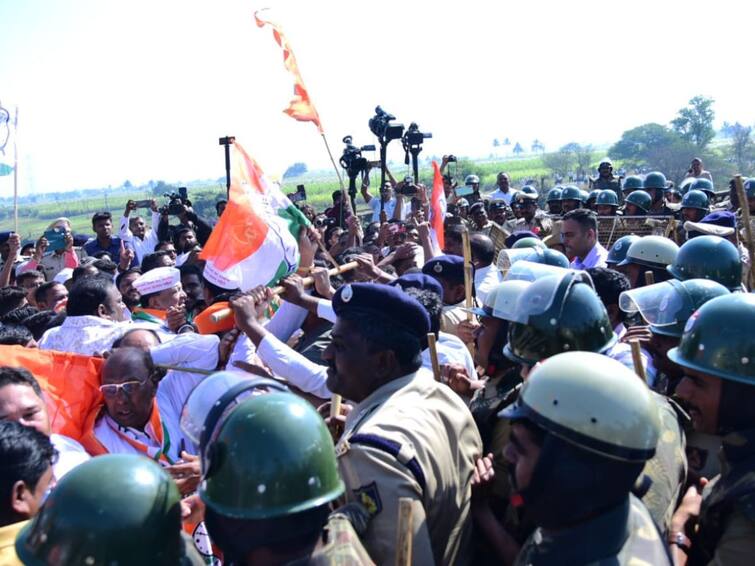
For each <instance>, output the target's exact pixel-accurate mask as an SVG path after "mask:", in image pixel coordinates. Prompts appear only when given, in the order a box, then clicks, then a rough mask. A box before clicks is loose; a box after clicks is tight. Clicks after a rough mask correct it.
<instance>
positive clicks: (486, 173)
mask: <svg viewBox="0 0 755 566" xmlns="http://www.w3.org/2000/svg"><path fill="white" fill-rule="evenodd" d="M394 169H395V171H394V173H395V174H396V177H397V178H399V179H400V178H401V176H402V175H403V171H404V166H403V164H402V165H401V166H394ZM449 171H450V172H451V173H453V174H455V176H456V177H457V178H458V179H459V182H461V183H463V179H464V177H465V176H466V175H468V174H470V173H474V174H476V175H478V176H479V177H480V181H481V183H482V186H483V192H486V191H489V190H493V187H494V186H495V180H496V175H497V174H498V172H499V171H506V172H507V173H508V174H509V175H510V177H511V179H512V181H513V182H514V184H521V183H522V182H523V181H524V180H527V179H535V180H537V181H539V180H540V178H541V177H547V176H548V171H547V169H546V168H545V166H544V165H543V162H542V159H541V157H539V156H538V157H527V158H513V159H512V158H508V159H489V160H480V161H470V160H466V159H461V160H460V161H459V163H458V164H456V165H454V164H450V165H449ZM370 178H371V184H372V186H373V187H377V185H379V183H380V172H379V171H374V170H373V171H372V173H371V175H370ZM420 180H421V181H422V182H424V183H425V184H426V185H428V186H429V185H431V184H432V168H431V166H430V165H428V166H425V167H422V168H421V169H420ZM344 182H345V183H348V179H346V178H345V177H344ZM357 183H358V184H359V181H357ZM298 184H303V185H305V186H306V190H307V202H308V203H309V204H310V205H312V206H313V207H314V208H315V209H316V210H318V211H321V210H324V209H325V208H327V207H328V206H330V204H331V202H332V201H331V194H332V192H333V191H335V190H337V189H338V188H339V184H338V179H337V177H336V175H335V173H334V172H320V173H316V174H308V175H303V176H301V177H298V178H287V179H285V180H284V182H283V192H284V193H293V192H295V191H296V185H298ZM373 192H374V189H373ZM39 198H40V199H45V198H46V197H45V195H40V196H39ZM148 198H152V195H151V193H150V191H149V189H148V188H147V187H144V188H142V189H136V188H135V189H133V190H131V191H126V190H119V191H111V192H109V193H108V192H107V191H103V195H102V196H96V197H84V198H82V197H78V196H77V195H76V193H75V192H71V193H70V197H66V195H65V194H63V195H55V196H54V197H53V196H51V197H49V198H47V200H45V201H44V202H41V203H30V204H22V205H19V218H18V232H19V234H20V235H21V237H22V239H23V240H27V241H28V240H36V239H37V238H39V237H40V236H41V235H42V233H43V232H44V231H45V229H46V228H47V226H48V225H49V224H50V223H51V222H52V220H54V219H55V218H58V217H61V216H65V217H66V218H68V219H69V220H70V221H71V224H72V226H73V231H74V232H75V233H84V234H88V233H91V232H92V226H91V218H92V214H93V213H95V212H97V211H102V210H108V211H110V212H111V214H112V215H113V218H114V220H115V223H117V221H118V219H119V218H120V217H121V215H122V214H123V209H124V208H125V204H126V201H128V200H129V199H132V200H142V199H148ZM189 198H190V199H191V200H192V202H193V204H194V208H195V210H197V212H198V213H199V214H200V215H201V216H203V217H207V218H209V219H213V220H214V219H215V208H214V206H215V202H217V200H219V199H221V198H225V186H223V185H218V184H210V183H208V184H196V185H191V186H189ZM165 200H166V199H165V198H164V197H159V198H158V202H159V203H161V204H162V201H165ZM360 201H361V198H358V199H357V202H358V203H359V202H360ZM360 208H361V207H360ZM140 214H142V215H143V216H144V215H145V214H147V215H148V211H140ZM13 224H14V222H13V207H12V205H10V204H5V205H2V206H0V231H5V230H13V229H14V225H13Z"/></svg>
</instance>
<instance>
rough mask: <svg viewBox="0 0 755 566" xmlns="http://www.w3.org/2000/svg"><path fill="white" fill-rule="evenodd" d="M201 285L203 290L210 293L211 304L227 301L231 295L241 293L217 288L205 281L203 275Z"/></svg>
mask: <svg viewBox="0 0 755 566" xmlns="http://www.w3.org/2000/svg"><path fill="white" fill-rule="evenodd" d="M202 284H203V285H204V288H205V290H206V291H207V292H208V293H210V296H211V297H212V302H213V303H218V302H220V301H227V300H228V299H229V298H230V297H231V296H232V295H235V294H236V293H240V292H241V289H223V288H222V287H218V286H217V285H215V283H213V282H212V281H210V280H209V279H207V277H205V276H204V274H203V275H202Z"/></svg>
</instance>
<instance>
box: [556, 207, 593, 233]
mask: <svg viewBox="0 0 755 566" xmlns="http://www.w3.org/2000/svg"><path fill="white" fill-rule="evenodd" d="M562 220H564V221H566V220H572V221H573V222H576V223H577V224H579V226H580V228H582V231H583V232H587V231H588V230H592V231H593V232H595V234H596V236H597V234H598V216H597V214H595V212H593V211H592V210H590V209H588V208H575V209H574V210H570V211H569V212H567V213H566V214H564V217H563V219H562Z"/></svg>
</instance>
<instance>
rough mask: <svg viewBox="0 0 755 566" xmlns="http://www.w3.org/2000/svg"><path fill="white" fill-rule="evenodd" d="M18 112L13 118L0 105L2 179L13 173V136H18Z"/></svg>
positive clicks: (0, 165) (0, 162)
mask: <svg viewBox="0 0 755 566" xmlns="http://www.w3.org/2000/svg"><path fill="white" fill-rule="evenodd" d="M17 121H18V112H16V113H15V116H12V115H11V113H10V111H9V110H7V109H6V108H4V107H3V106H2V104H0V177H4V176H6V175H10V174H11V173H13V169H14V164H13V160H14V158H15V156H14V155H13V154H12V152H11V151H10V150H11V149H12V147H13V143H12V142H11V138H12V136H15V135H16V126H17Z"/></svg>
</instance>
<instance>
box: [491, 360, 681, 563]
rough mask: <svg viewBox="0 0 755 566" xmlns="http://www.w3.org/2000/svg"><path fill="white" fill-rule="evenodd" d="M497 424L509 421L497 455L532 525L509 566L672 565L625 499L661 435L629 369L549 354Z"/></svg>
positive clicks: (637, 505) (639, 508) (636, 505)
mask: <svg viewBox="0 0 755 566" xmlns="http://www.w3.org/2000/svg"><path fill="white" fill-rule="evenodd" d="M606 391H611V394H610V395H606V394H605V392H606ZM500 416H501V417H503V418H506V419H509V420H511V421H512V431H511V438H510V442H509V444H508V445H507V446H506V448H505V454H506V458H507V460H508V461H509V462H510V465H511V467H512V477H513V482H514V487H515V490H516V497H515V501H516V502H517V503H518V504H520V505H521V506H523V508H524V510H525V512H526V513H527V514H528V515H529V516H530V517H532V518H533V520H534V521H535V523H536V524H537V527H538V528H537V530H536V531H535V532H534V533H533V534H532V535H531V536H530V538H529V539H528V540H527V542H525V544H524V546H523V547H522V548H521V551H520V553H519V556H518V557H517V560H516V562H515V564H517V565H525V564H593V563H595V564H597V563H611V564H632V563H635V562H636V563H645V564H654V565H666V564H671V562H670V560H669V556H668V552H667V549H666V548H665V547H664V545H663V541H662V538H661V535H660V533H659V531H658V529H657V527H656V526H655V524H654V523H653V519H652V518H651V516H650V514H649V513H648V511H647V509H646V508H645V507H644V506H643V505H642V503H641V502H640V501H639V500H638V499H636V498H635V497H634V496H633V495H631V493H630V492H631V490H632V486H633V485H634V483H635V481H636V479H637V478H638V477H639V476H640V474H641V473H642V469H643V466H644V465H645V463H646V462H647V461H648V460H649V459H650V458H652V456H653V454H654V453H655V448H656V444H657V443H658V437H659V428H660V425H659V421H658V412H657V406H656V404H655V403H654V400H653V398H652V396H651V393H650V391H649V390H648V389H647V387H645V386H644V385H643V384H642V383H641V382H640V381H639V380H638V379H637V377H636V376H635V375H634V374H633V373H632V372H631V371H630V370H628V369H627V368H625V367H623V366H622V365H621V364H619V363H618V362H615V361H613V360H610V359H608V358H606V357H604V356H600V355H598V354H591V353H586V352H569V353H564V354H560V355H558V356H554V357H552V358H550V359H548V360H546V361H545V362H543V363H542V365H541V366H539V367H538V368H536V369H535V370H533V372H532V374H531V375H530V376H529V378H528V379H527V381H525V383H524V385H523V387H522V390H521V392H520V395H519V399H518V400H517V402H516V403H514V404H513V405H510V406H509V407H507V408H506V409H504V410H503V411H502V412H501V413H500Z"/></svg>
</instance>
